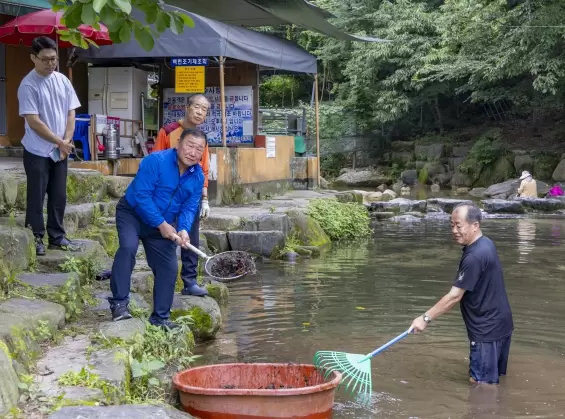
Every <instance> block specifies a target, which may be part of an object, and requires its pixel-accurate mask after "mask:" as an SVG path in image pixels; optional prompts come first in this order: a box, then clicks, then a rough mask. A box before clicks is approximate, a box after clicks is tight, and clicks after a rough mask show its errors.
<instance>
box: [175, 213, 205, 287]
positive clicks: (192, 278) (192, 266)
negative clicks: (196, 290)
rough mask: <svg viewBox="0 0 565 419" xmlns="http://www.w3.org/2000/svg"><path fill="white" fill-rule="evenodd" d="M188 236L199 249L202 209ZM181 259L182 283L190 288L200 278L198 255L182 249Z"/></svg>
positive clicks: (197, 214)
mask: <svg viewBox="0 0 565 419" xmlns="http://www.w3.org/2000/svg"><path fill="white" fill-rule="evenodd" d="M188 236H189V237H190V243H191V244H192V245H193V246H195V247H198V246H199V245H200V207H198V212H197V213H196V217H195V218H194V222H193V223H192V227H191V229H190V232H189V233H188ZM180 258H181V260H182V269H181V271H180V275H181V278H182V282H184V287H185V288H189V287H191V286H193V285H194V284H196V277H197V276H198V255H197V254H196V253H194V252H193V251H192V250H188V249H183V248H181V251H180Z"/></svg>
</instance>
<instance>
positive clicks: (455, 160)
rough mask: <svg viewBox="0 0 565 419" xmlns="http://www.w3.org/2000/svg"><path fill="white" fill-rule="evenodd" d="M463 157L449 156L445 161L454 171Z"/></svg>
mask: <svg viewBox="0 0 565 419" xmlns="http://www.w3.org/2000/svg"><path fill="white" fill-rule="evenodd" d="M464 160H465V157H450V158H449V159H448V160H447V161H448V163H449V167H450V168H451V170H453V171H455V170H457V168H458V167H459V166H460V165H461V163H463V161H464Z"/></svg>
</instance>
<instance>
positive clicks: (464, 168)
mask: <svg viewBox="0 0 565 419" xmlns="http://www.w3.org/2000/svg"><path fill="white" fill-rule="evenodd" d="M506 153H507V150H506V149H505V148H504V146H503V145H502V143H501V141H500V131H498V130H491V131H489V132H487V133H486V134H484V135H483V136H482V137H481V138H479V139H478V140H477V141H476V142H475V143H474V144H473V147H472V148H471V150H470V151H469V154H468V155H467V157H466V158H465V160H464V161H463V162H462V163H461V164H460V165H459V169H458V170H459V171H460V172H462V173H466V174H467V175H469V176H470V177H471V179H472V180H473V181H476V180H478V179H479V177H480V176H481V173H482V172H483V171H484V170H485V169H487V168H490V167H491V166H493V165H494V164H495V163H496V162H497V160H498V159H499V158H500V157H501V156H503V155H504V154H506Z"/></svg>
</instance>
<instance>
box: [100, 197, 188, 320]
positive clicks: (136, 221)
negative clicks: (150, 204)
mask: <svg viewBox="0 0 565 419" xmlns="http://www.w3.org/2000/svg"><path fill="white" fill-rule="evenodd" d="M116 227H117V230H118V240H119V248H118V251H117V252H116V256H115V257H114V263H113V265H112V277H111V279H110V289H111V290H112V297H111V298H108V301H109V302H110V304H127V303H129V293H130V287H131V274H132V272H133V268H134V266H135V257H136V254H137V248H138V247H139V240H141V242H142V243H143V247H144V248H145V255H146V256H147V264H148V265H149V267H150V268H151V270H152V271H153V276H154V278H155V279H154V284H153V313H151V317H150V318H149V321H150V322H151V323H159V322H162V321H163V320H166V319H168V318H169V316H170V314H171V306H172V304H173V297H174V293H175V282H176V280H177V272H178V262H177V254H176V248H177V246H176V244H175V243H174V242H173V241H171V240H168V239H165V238H163V236H161V233H160V232H159V230H158V229H156V228H152V227H149V226H148V225H147V224H145V223H144V222H143V221H141V219H140V218H139V216H138V215H137V214H136V213H135V211H134V209H133V208H132V207H131V206H130V205H129V203H128V202H127V201H126V200H125V198H122V199H120V202H119V203H118V206H117V207H116Z"/></svg>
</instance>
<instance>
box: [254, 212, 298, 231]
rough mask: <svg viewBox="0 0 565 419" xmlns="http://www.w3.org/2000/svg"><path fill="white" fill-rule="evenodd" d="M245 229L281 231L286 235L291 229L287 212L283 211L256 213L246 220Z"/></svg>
mask: <svg viewBox="0 0 565 419" xmlns="http://www.w3.org/2000/svg"><path fill="white" fill-rule="evenodd" d="M243 230H245V231H280V232H282V233H283V234H284V235H285V236H286V235H287V234H288V232H289V231H290V225H289V221H288V217H287V215H286V214H281V213H267V214H255V215H252V216H251V217H249V218H246V219H245V220H244V222H243Z"/></svg>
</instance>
